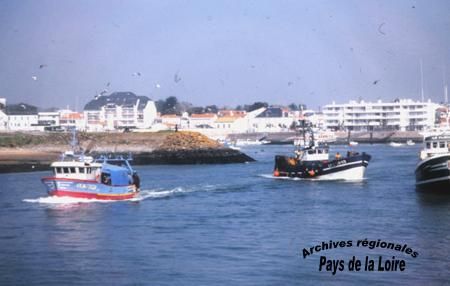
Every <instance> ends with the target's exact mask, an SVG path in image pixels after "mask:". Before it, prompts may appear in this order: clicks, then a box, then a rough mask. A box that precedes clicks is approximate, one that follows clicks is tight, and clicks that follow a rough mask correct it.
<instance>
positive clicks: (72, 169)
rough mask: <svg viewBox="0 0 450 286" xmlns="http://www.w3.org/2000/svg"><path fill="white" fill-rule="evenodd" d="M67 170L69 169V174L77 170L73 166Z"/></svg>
mask: <svg viewBox="0 0 450 286" xmlns="http://www.w3.org/2000/svg"><path fill="white" fill-rule="evenodd" d="M69 170H70V173H71V174H76V172H77V171H76V170H75V167H70V168H69Z"/></svg>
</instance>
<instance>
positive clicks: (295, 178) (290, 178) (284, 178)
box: [259, 174, 366, 183]
mask: <svg viewBox="0 0 450 286" xmlns="http://www.w3.org/2000/svg"><path fill="white" fill-rule="evenodd" d="M259 176H260V177H263V178H266V179H276V180H289V181H340V182H349V183H358V182H362V181H364V180H365V179H366V178H362V179H355V180H343V179H325V178H320V179H305V178H298V177H276V176H274V175H272V174H261V175H259Z"/></svg>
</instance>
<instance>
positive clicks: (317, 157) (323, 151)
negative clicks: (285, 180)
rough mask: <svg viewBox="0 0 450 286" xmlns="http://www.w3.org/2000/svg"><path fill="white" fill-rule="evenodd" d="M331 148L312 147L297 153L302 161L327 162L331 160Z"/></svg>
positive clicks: (324, 146) (299, 150)
mask: <svg viewBox="0 0 450 286" xmlns="http://www.w3.org/2000/svg"><path fill="white" fill-rule="evenodd" d="M328 153H329V148H328V146H326V145H322V146H311V147H306V148H301V149H298V150H296V151H295V154H296V156H297V158H298V159H299V160H300V161H325V160H328V158H329V154H328Z"/></svg>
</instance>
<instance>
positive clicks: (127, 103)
mask: <svg viewBox="0 0 450 286" xmlns="http://www.w3.org/2000/svg"><path fill="white" fill-rule="evenodd" d="M156 115H157V112H156V106H155V103H154V102H153V101H151V100H150V99H149V98H148V97H146V96H137V95H136V94H134V93H132V92H114V93H112V94H111V95H109V96H98V97H97V98H95V99H93V100H91V101H89V102H88V103H87V104H86V106H85V107H84V117H85V118H86V130H87V131H112V130H124V129H134V128H136V129H148V128H151V127H152V125H153V124H154V122H155V119H156Z"/></svg>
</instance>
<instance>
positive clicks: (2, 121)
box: [0, 110, 8, 131]
mask: <svg viewBox="0 0 450 286" xmlns="http://www.w3.org/2000/svg"><path fill="white" fill-rule="evenodd" d="M7 129H8V115H6V113H5V112H3V110H0V130H1V131H4V130H7Z"/></svg>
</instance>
